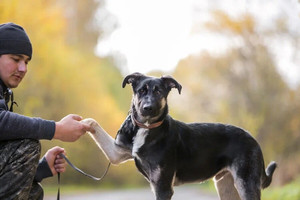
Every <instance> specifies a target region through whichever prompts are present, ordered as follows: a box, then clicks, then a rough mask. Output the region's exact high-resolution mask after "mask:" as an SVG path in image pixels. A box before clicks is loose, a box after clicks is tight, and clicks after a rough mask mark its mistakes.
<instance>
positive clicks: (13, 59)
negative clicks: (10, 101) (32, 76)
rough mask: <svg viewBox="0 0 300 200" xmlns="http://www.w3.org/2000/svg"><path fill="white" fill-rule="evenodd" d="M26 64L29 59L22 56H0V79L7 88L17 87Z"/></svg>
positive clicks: (24, 72) (25, 70)
mask: <svg viewBox="0 0 300 200" xmlns="http://www.w3.org/2000/svg"><path fill="white" fill-rule="evenodd" d="M28 62H29V57H28V56H26V55H23V54H22V55H19V54H17V55H15V54H4V55H1V56H0V78H1V80H2V81H3V82H4V84H5V85H6V86H7V87H9V88H16V87H18V85H19V83H20V82H21V81H22V79H23V78H24V76H25V74H26V72H27V64H28Z"/></svg>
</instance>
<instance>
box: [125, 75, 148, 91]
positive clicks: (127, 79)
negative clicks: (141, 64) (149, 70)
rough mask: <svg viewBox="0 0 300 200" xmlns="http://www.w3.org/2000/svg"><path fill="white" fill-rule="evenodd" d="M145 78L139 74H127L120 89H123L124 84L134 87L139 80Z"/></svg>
mask: <svg viewBox="0 0 300 200" xmlns="http://www.w3.org/2000/svg"><path fill="white" fill-rule="evenodd" d="M143 77H145V75H144V74H141V73H139V72H135V73H133V74H129V75H128V76H126V77H125V78H124V80H123V83H122V87H123V88H124V87H125V86H126V84H131V85H132V87H135V86H136V85H137V83H138V82H139V81H140V80H141V78H143Z"/></svg>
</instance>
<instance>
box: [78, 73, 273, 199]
mask: <svg viewBox="0 0 300 200" xmlns="http://www.w3.org/2000/svg"><path fill="white" fill-rule="evenodd" d="M127 84H131V85H132V89H133V98H132V104H131V109H130V111H129V115H128V116H127V118H126V119H125V121H124V122H123V124H122V125H121V128H120V129H119V131H118V133H117V136H116V138H115V139H114V138H112V137H111V136H110V135H109V134H108V133H107V132H106V131H105V130H104V129H103V128H102V127H101V126H100V125H99V124H98V123H97V122H96V121H95V120H93V119H85V120H83V123H87V124H89V125H91V126H92V127H93V128H94V132H93V133H90V135H91V137H92V138H93V139H94V140H95V142H96V143H97V144H98V146H99V147H100V148H101V150H102V151H103V152H104V154H105V155H106V157H107V159H108V160H109V161H110V162H111V163H112V164H115V165H117V164H120V163H122V162H125V161H127V160H130V159H134V161H135V164H136V167H137V169H138V170H139V171H140V172H141V173H142V174H143V175H144V177H145V178H146V179H147V180H148V181H149V182H150V185H151V188H152V190H153V192H154V194H155V198H156V200H170V199H171V198H172V195H173V193H174V192H173V186H177V185H181V184H184V183H191V182H203V181H205V180H207V179H210V178H213V177H214V182H215V186H216V189H217V192H218V195H219V197H220V199H221V200H259V199H260V198H261V189H262V188H266V187H268V186H269V185H270V183H271V181H272V175H273V173H274V170H275V168H276V167H277V164H276V162H274V161H272V162H271V163H270V164H269V165H268V167H267V168H266V170H265V165H264V160H263V154H262V151H261V149H260V146H259V144H258V143H257V141H256V140H255V139H254V138H253V137H252V136H251V135H250V134H249V133H248V132H246V131H245V130H243V129H241V128H239V127H235V126H232V125H226V124H220V123H190V124H187V123H184V122H181V121H177V120H175V119H173V118H172V117H171V116H170V115H169V114H168V104H167V97H168V94H169V92H170V91H171V89H173V88H174V89H177V90H178V92H179V94H180V93H181V89H182V86H181V85H180V84H179V83H178V82H177V81H176V80H175V79H174V78H172V77H171V76H162V77H161V78H156V77H150V76H146V75H143V74H141V73H133V74H130V75H128V76H126V77H125V78H124V80H123V83H122V87H123V88H124V87H125V86H126V85H127Z"/></svg>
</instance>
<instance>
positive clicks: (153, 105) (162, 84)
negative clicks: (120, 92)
mask: <svg viewBox="0 0 300 200" xmlns="http://www.w3.org/2000/svg"><path fill="white" fill-rule="evenodd" d="M126 84H131V86H132V89H133V93H134V96H133V100H132V104H133V105H132V108H133V109H134V111H135V112H136V113H137V117H138V120H140V121H141V122H146V121H148V122H149V123H152V122H154V121H156V120H157V119H159V118H160V117H161V115H162V114H163V113H166V112H167V109H168V107H167V97H168V94H169V92H170V91H171V89H172V88H176V89H177V90H178V92H179V94H180V92H181V88H182V87H181V85H180V84H179V83H178V82H177V81H176V80H175V79H173V78H172V77H171V76H163V77H161V78H156V77H150V76H145V75H143V74H141V73H133V74H130V75H128V76H126V77H125V79H124V81H123V84H122V86H123V88H124V87H125V86H126Z"/></svg>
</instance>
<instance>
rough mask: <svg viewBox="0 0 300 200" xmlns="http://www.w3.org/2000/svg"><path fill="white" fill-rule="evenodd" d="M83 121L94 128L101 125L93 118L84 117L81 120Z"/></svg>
mask: <svg viewBox="0 0 300 200" xmlns="http://www.w3.org/2000/svg"><path fill="white" fill-rule="evenodd" d="M81 123H84V124H87V125H89V126H91V127H92V128H93V129H94V130H95V129H96V127H99V124H98V123H97V121H96V120H94V119H92V118H86V119H83V120H82V121H81Z"/></svg>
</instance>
